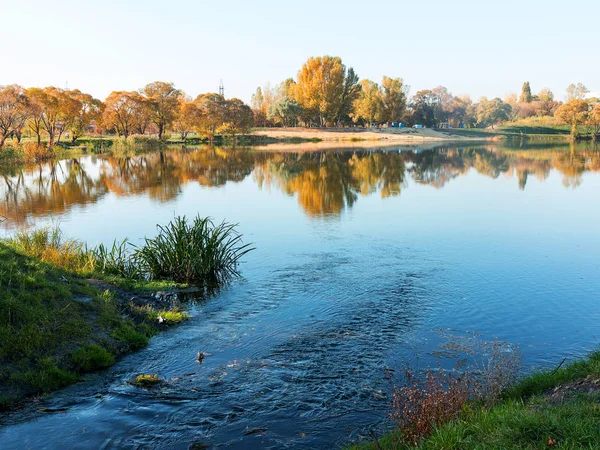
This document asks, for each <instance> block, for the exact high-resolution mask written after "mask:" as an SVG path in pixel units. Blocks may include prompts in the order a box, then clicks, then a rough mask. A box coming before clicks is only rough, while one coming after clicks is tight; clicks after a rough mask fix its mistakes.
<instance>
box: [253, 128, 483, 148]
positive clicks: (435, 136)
mask: <svg viewBox="0 0 600 450" xmlns="http://www.w3.org/2000/svg"><path fill="white" fill-rule="evenodd" d="M253 135H255V136H263V137H265V138H269V139H273V140H276V141H280V142H281V141H285V140H290V139H298V140H305V141H307V140H308V141H313V142H314V141H317V142H344V143H346V142H356V143H363V142H369V141H371V142H373V141H375V142H377V145H382V144H383V143H385V144H389V145H396V144H420V143H423V142H440V141H481V140H482V138H481V137H480V136H466V135H464V134H458V133H454V130H447V131H445V132H442V131H440V130H434V129H431V128H421V129H416V128H258V129H256V130H254V131H253ZM489 138H492V136H489ZM486 139H487V138H485V139H483V140H486Z"/></svg>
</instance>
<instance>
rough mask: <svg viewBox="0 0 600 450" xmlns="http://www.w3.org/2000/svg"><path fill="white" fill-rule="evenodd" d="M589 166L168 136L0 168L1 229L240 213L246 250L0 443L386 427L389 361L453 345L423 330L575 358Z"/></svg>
mask: <svg viewBox="0 0 600 450" xmlns="http://www.w3.org/2000/svg"><path fill="white" fill-rule="evenodd" d="M301 150H302V149H301ZM599 170H600V154H599V153H598V152H597V151H595V150H594V149H593V148H586V147H580V148H579V147H578V148H571V147H570V146H568V145H566V146H565V145H562V146H560V145H555V146H543V145H539V146H537V147H535V148H532V149H520V148H516V149H511V148H508V147H500V146H490V145H485V146H473V147H456V146H455V147H444V148H438V149H434V150H418V149H407V148H386V149H383V150H377V149H369V150H358V149H350V150H347V151H341V150H340V151H331V150H328V151H327V152H319V151H315V150H314V149H311V150H310V151H299V152H290V151H288V152H267V151H262V150H252V149H224V148H202V149H186V150H181V149H173V150H168V151H165V152H163V153H153V154H148V155H136V156H132V157H130V158H116V157H112V156H107V157H101V156H88V157H84V158H80V159H79V160H69V161H62V162H59V163H57V164H43V165H40V166H36V167H30V168H27V169H25V170H22V171H13V172H12V173H6V174H3V178H2V179H1V180H0V199H1V206H0V214H1V215H3V216H6V217H7V218H8V220H7V221H6V222H5V223H4V224H3V226H4V229H3V233H5V234H10V233H12V232H14V231H15V230H17V229H22V228H26V227H29V226H40V225H44V224H49V223H54V224H60V226H61V227H62V229H63V231H64V233H65V235H67V236H70V237H75V238H78V239H81V240H84V241H86V242H88V243H89V244H91V245H93V244H96V243H98V242H105V243H110V242H112V240H113V239H114V238H117V239H123V238H125V237H128V238H130V239H131V240H132V242H134V243H137V242H139V240H140V239H141V238H142V237H143V236H151V235H154V234H155V232H156V224H157V223H166V222H167V221H169V220H170V219H171V218H173V217H174V216H175V215H180V214H185V215H188V216H194V215H196V214H201V215H208V216H212V217H213V218H215V219H216V220H222V219H227V220H229V221H233V222H239V223H240V231H241V232H242V233H243V234H244V238H245V240H246V241H249V242H253V243H254V245H255V246H256V248H257V250H256V251H254V252H252V253H251V254H249V255H247V257H246V258H245V260H244V263H243V264H242V266H241V272H242V274H243V279H241V280H238V281H236V282H235V283H233V284H232V285H231V286H229V287H227V288H226V289H224V290H223V291H222V292H221V293H219V294H218V295H216V296H215V297H213V298H211V299H208V300H207V301H204V302H201V303H198V304H195V305H192V306H190V312H191V314H192V319H191V320H190V321H188V323H186V324H184V325H183V326H181V327H178V328H174V329H172V330H170V331H169V332H167V333H165V334H163V335H161V336H159V337H157V338H155V339H153V340H152V342H151V344H150V346H149V347H148V348H147V349H144V350H142V351H140V352H138V353H136V354H133V355H129V356H127V357H125V358H124V359H123V360H121V361H120V362H119V363H118V364H117V365H116V366H115V367H113V368H111V369H109V371H107V372H106V373H105V374H104V375H103V377H102V378H101V379H99V380H96V381H89V382H87V383H83V384H80V385H77V386H73V387H71V388H68V389H67V390H65V391H63V392H61V393H59V394H56V395H55V396H52V397H50V398H49V399H48V400H46V402H47V405H49V406H54V407H56V406H61V405H65V404H68V405H69V407H70V410H69V411H68V412H66V413H61V414H56V415H52V416H48V415H46V416H42V417H38V416H37V415H36V413H35V412H30V413H29V415H27V414H26V415H25V416H24V417H23V422H20V423H12V425H11V426H8V427H5V428H3V429H2V431H0V439H2V442H3V443H5V444H7V445H9V446H10V445H13V446H17V447H22V446H27V445H29V446H31V447H34V448H44V447H45V446H49V448H52V445H53V444H52V443H55V444H57V445H58V444H59V443H60V445H62V446H63V447H65V446H66V447H69V448H78V447H79V448H84V447H85V446H93V447H99V446H101V445H105V446H106V447H107V448H136V447H140V446H141V447H143V446H147V447H157V448H166V447H168V448H187V446H188V445H189V444H190V443H192V442H197V441H199V442H205V443H208V444H210V445H214V446H215V447H216V448H219V447H220V446H227V447H228V448H240V449H242V448H243V449H246V448H257V449H258V448H330V447H331V446H332V445H337V444H341V443H343V442H345V441H346V440H347V439H349V438H356V437H357V436H359V435H364V434H365V433H366V427H368V426H370V425H372V424H377V425H378V426H384V425H385V420H386V417H387V407H388V405H389V397H388V393H389V391H388V386H387V383H386V381H385V374H384V369H385V368H386V367H392V368H393V367H398V366H399V365H400V364H401V363H402V362H405V361H409V360H410V361H414V360H415V358H417V357H418V358H419V361H421V364H423V365H427V364H431V365H435V364H436V363H437V362H439V357H440V355H441V354H444V355H445V356H444V357H445V358H449V359H450V360H452V361H451V362H452V363H453V362H454V360H455V359H456V358H457V357H459V355H448V353H449V352H448V351H447V348H448V347H447V346H446V347H444V345H443V344H444V338H443V336H442V334H444V333H440V330H446V332H449V333H459V334H460V333H470V332H475V331H476V332H478V333H480V336H481V339H483V340H485V341H501V342H508V343H510V344H513V345H518V346H519V347H520V349H521V352H522V354H523V362H524V366H525V368H526V369H529V368H531V367H532V366H538V367H539V366H550V365H556V364H558V362H560V360H561V359H562V358H563V357H573V356H576V355H581V354H583V353H585V352H587V351H589V350H591V349H593V348H595V346H597V344H598V341H597V339H596V337H598V338H600V330H599V329H598V323H600V304H599V302H598V295H597V293H598V292H599V291H600V281H599V277H598V276H597V275H598V269H599V268H600V267H599V266H600V263H599V262H598V254H600V238H599V235H598V230H599V229H600V208H598V207H597V205H598V199H599V196H600V172H599ZM448 330H455V331H448ZM469 335H470V334H469ZM199 350H202V351H205V352H206V353H208V354H209V356H208V357H207V358H206V359H205V362H204V363H203V364H202V365H201V366H199V365H198V364H196V363H195V362H194V360H195V355H196V353H197V352H198V351H199ZM450 353H452V352H450ZM442 364H443V365H446V364H450V361H448V362H446V361H442ZM139 372H147V373H160V374H161V375H163V376H165V377H167V378H169V379H170V380H172V381H171V382H170V384H169V387H168V388H167V389H166V390H163V391H160V392H157V393H154V394H148V393H142V392H139V391H138V390H136V389H135V388H132V387H131V386H128V385H126V384H125V380H126V379H128V377H130V376H133V375H134V374H135V373H139ZM185 374H193V375H190V376H186V375H185ZM95 396H98V399H96V398H95ZM34 418H35V419H36V420H35V421H34V420H33V419H34ZM254 427H259V428H266V429H267V432H266V434H264V435H245V434H244V433H245V431H247V430H248V429H252V428H254ZM57 430H60V432H57ZM82 436H83V437H82Z"/></svg>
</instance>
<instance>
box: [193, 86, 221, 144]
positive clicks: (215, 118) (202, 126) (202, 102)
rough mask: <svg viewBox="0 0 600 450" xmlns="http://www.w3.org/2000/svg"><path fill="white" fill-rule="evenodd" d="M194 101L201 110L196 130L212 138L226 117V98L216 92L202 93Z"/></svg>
mask: <svg viewBox="0 0 600 450" xmlns="http://www.w3.org/2000/svg"><path fill="white" fill-rule="evenodd" d="M194 103H195V104H196V106H197V108H198V109H199V111H200V113H199V115H198V120H196V126H195V130H196V131H197V132H198V134H202V135H204V136H207V137H208V138H209V139H210V140H212V139H213V138H214V137H215V134H216V133H217V129H218V128H219V127H220V126H221V125H222V124H223V122H224V119H225V98H224V97H223V96H222V95H220V94H214V93H208V94H200V95H199V96H198V97H196V99H195V100H194Z"/></svg>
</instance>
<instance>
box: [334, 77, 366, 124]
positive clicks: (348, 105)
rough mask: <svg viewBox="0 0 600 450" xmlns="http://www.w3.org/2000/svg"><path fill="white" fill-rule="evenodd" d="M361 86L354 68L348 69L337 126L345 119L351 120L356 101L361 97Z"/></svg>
mask: <svg viewBox="0 0 600 450" xmlns="http://www.w3.org/2000/svg"><path fill="white" fill-rule="evenodd" d="M360 90H361V86H360V83H359V78H358V75H357V74H356V72H354V69H353V68H352V67H350V68H348V70H347V72H346V77H345V79H344V90H343V92H342V99H341V101H340V109H339V112H338V115H337V123H336V125H338V126H339V125H340V123H341V121H342V119H343V118H349V116H350V113H352V109H353V107H354V106H353V105H354V101H355V100H356V99H357V98H358V96H359V95H360Z"/></svg>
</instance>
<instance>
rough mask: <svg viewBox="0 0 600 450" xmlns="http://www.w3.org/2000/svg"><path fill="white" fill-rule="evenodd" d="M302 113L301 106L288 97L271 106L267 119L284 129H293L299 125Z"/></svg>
mask: <svg viewBox="0 0 600 450" xmlns="http://www.w3.org/2000/svg"><path fill="white" fill-rule="evenodd" d="M301 113H302V108H300V105H299V104H298V103H296V102H295V101H293V100H291V99H290V98H289V97H287V96H286V97H283V98H280V99H279V100H277V101H276V102H275V103H273V104H272V105H271V106H270V108H269V111H268V114H267V117H268V119H269V120H272V121H274V122H276V123H280V124H281V125H282V126H284V127H293V126H296V125H298V119H299V118H300V114H301Z"/></svg>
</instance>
